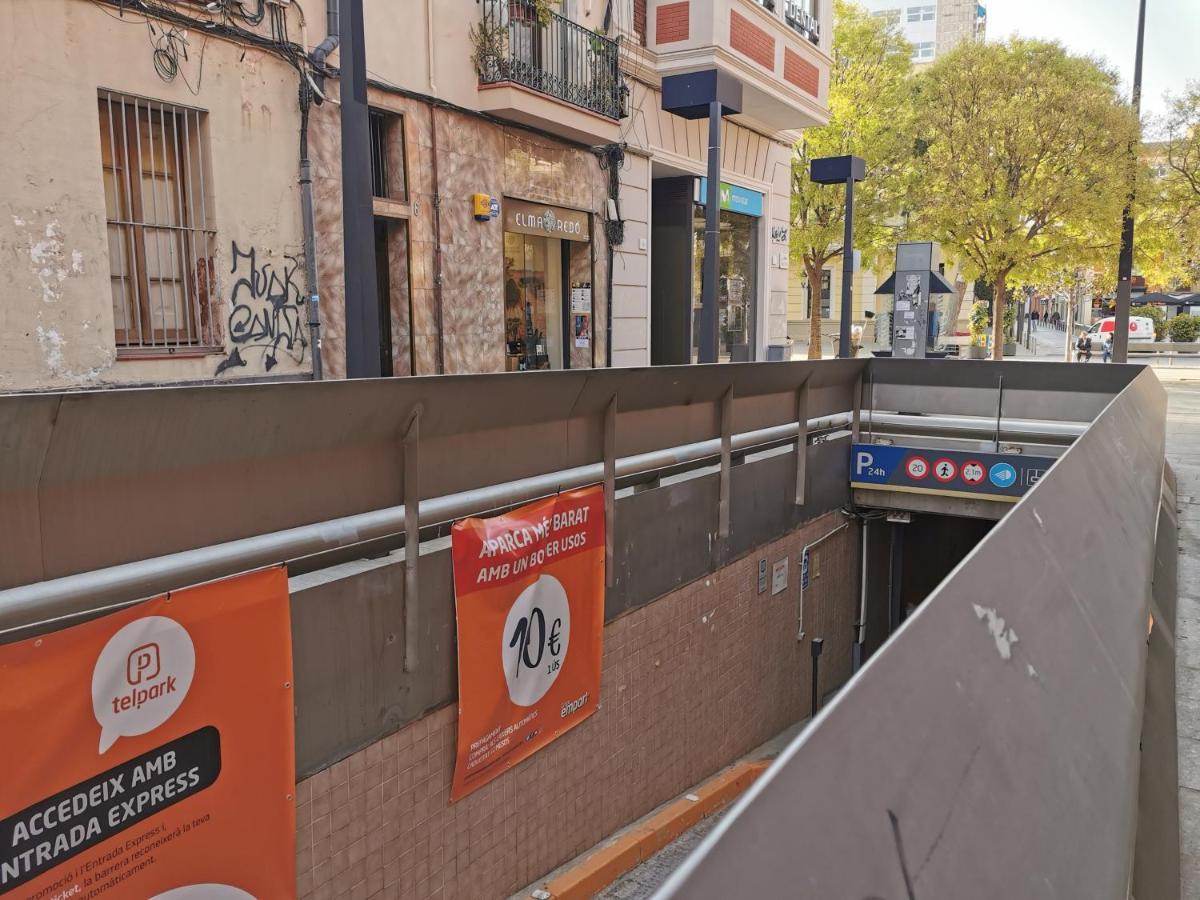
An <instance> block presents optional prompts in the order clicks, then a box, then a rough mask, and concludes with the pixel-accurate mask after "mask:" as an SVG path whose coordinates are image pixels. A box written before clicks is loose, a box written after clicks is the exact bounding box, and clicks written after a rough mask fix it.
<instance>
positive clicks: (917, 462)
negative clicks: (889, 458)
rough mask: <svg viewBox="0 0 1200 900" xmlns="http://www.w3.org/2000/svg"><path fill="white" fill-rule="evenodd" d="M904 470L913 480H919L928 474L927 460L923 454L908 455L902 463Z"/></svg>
mask: <svg viewBox="0 0 1200 900" xmlns="http://www.w3.org/2000/svg"><path fill="white" fill-rule="evenodd" d="M904 471H906V472H907V473H908V477H909V478H911V479H912V480H913V481H920V480H922V479H923V478H924V477H925V476H926V475H928V474H929V461H928V460H927V459H925V457H923V456H913V457H910V458H909V460H908V462H906V463H905V464H904Z"/></svg>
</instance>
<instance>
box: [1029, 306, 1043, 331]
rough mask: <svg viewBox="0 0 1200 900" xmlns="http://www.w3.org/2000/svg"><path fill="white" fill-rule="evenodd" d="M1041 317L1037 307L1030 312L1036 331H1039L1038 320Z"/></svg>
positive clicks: (1030, 318)
mask: <svg viewBox="0 0 1200 900" xmlns="http://www.w3.org/2000/svg"><path fill="white" fill-rule="evenodd" d="M1041 318H1042V317H1041V315H1040V314H1039V313H1038V311H1037V310H1036V309H1035V310H1034V311H1033V312H1031V313H1030V314H1029V321H1031V322H1032V323H1033V330H1034V331H1037V327H1038V322H1039V321H1040V320H1041Z"/></svg>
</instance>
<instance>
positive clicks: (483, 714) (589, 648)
mask: <svg viewBox="0 0 1200 900" xmlns="http://www.w3.org/2000/svg"><path fill="white" fill-rule="evenodd" d="M453 552H454V603H455V609H456V613H457V616H458V755H457V758H456V760H455V765H454V783H453V785H452V787H451V789H450V799H451V800H458V799H460V798H461V797H464V796H466V795H467V794H469V793H470V792H471V791H473V790H475V789H476V788H478V787H481V786H483V785H485V784H487V783H488V782H489V781H491V780H492V779H493V778H495V777H496V776H498V775H500V774H501V773H503V772H505V771H507V770H508V769H510V768H512V767H513V766H515V765H516V764H517V763H519V762H520V761H521V760H523V759H526V758H528V757H529V756H531V755H532V754H534V753H536V752H537V751H538V750H540V749H541V748H542V747H544V746H546V745H547V744H548V743H550V742H551V741H553V740H554V739H555V738H556V737H558V736H559V735H560V734H563V733H564V732H566V731H568V730H569V729H571V728H574V727H575V726H576V725H578V724H579V723H580V722H582V721H583V720H584V719H586V718H587V717H588V716H590V715H591V714H592V713H594V712H595V711H596V707H597V705H598V704H599V701H600V663H601V659H600V656H601V650H602V645H603V640H604V491H603V489H602V488H601V487H599V486H596V487H590V488H584V489H582V490H578V491H570V492H569V493H565V494H559V495H558V496H557V497H553V498H551V499H549V500H540V501H538V502H537V503H531V504H529V505H528V506H523V507H521V508H520V509H517V510H513V511H512V512H510V513H505V514H504V515H501V516H495V517H493V518H490V519H464V520H463V521H461V522H456V523H455V524H454V529H453Z"/></svg>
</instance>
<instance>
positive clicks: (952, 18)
mask: <svg viewBox="0 0 1200 900" xmlns="http://www.w3.org/2000/svg"><path fill="white" fill-rule="evenodd" d="M859 3H860V5H861V6H863V7H864V8H866V9H867V10H869V11H871V12H872V13H874V14H875V15H877V16H886V17H888V18H890V19H891V20H892V21H893V22H895V23H896V24H897V25H898V26H899V27H900V31H901V32H902V33H903V35H904V37H905V38H906V39H907V40H908V42H909V43H910V44H912V45H913V55H912V60H913V64H914V65H916V66H921V65H926V64H928V63H931V62H933V60H934V59H935V58H937V56H938V55H939V54H942V53H946V52H948V51H950V50H953V49H954V48H955V47H957V46H958V45H959V44H961V43H962V42H963V41H970V40H983V38H984V36H985V33H986V30H987V9H986V7H985V6H984V4H983V3H980V2H977V0H905V2H900V0H859Z"/></svg>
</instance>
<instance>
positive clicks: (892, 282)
mask: <svg viewBox="0 0 1200 900" xmlns="http://www.w3.org/2000/svg"><path fill="white" fill-rule="evenodd" d="M895 291H896V273H895V272H893V273H892V274H891V275H889V276H888V277H887V281H885V282H884V283H883V284H881V285H880V286H879V287H878V288H877V289H876V291H875V293H876V294H893V293H895ZM929 293H931V294H953V293H955V290H954V285H952V284H951V283H950V282H948V281H947V280H946V279H945V278H943V277H942V276H941V275H940V274H938V273H937V272H930V273H929Z"/></svg>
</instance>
